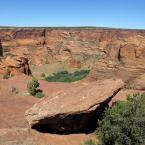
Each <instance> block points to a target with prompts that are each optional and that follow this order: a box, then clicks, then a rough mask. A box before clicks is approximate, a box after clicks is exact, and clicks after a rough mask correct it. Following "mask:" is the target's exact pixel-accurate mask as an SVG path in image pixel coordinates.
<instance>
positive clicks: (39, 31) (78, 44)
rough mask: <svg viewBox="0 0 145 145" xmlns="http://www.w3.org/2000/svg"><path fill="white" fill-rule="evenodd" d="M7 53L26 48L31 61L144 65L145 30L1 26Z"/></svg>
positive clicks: (40, 63) (42, 62) (43, 62)
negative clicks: (71, 60) (74, 61)
mask: <svg viewBox="0 0 145 145" xmlns="http://www.w3.org/2000/svg"><path fill="white" fill-rule="evenodd" d="M0 40H1V41H2V46H3V52H4V55H8V54H9V53H11V52H13V51H14V50H16V49H19V50H21V48H24V47H25V48H27V50H28V52H29V58H30V60H31V63H33V64H36V65H42V64H45V63H46V62H47V63H53V62H57V61H70V59H72V58H73V60H76V61H79V62H81V64H82V66H83V65H85V66H90V67H91V66H94V64H97V65H107V66H112V67H113V66H116V65H119V64H122V65H125V66H126V65H127V66H129V67H132V66H133V67H142V68H144V67H145V64H144V63H143V60H144V57H145V49H144V48H145V31H144V30H121V29H101V28H100V29H99V28H98V29H97V28H92V29H85V28H84V29H83V28H80V29H79V28H75V29H71V28H68V29H65V28H59V29H56V28H32V29H30V28H28V29H21V28H18V29H1V30H0Z"/></svg>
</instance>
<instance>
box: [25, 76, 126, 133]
mask: <svg viewBox="0 0 145 145" xmlns="http://www.w3.org/2000/svg"><path fill="white" fill-rule="evenodd" d="M123 85H124V83H123V82H122V81H121V80H118V79H108V80H102V81H97V82H92V83H85V82H84V83H78V84H76V85H74V86H73V87H69V88H68V89H67V88H66V89H65V90H62V91H60V92H57V93H56V94H53V95H50V96H48V97H46V98H45V99H43V100H41V101H40V102H39V103H36V104H35V105H34V106H33V107H32V108H30V109H29V110H27V111H26V113H25V118H26V119H27V121H28V123H29V124H30V125H31V126H32V127H34V126H35V127H36V126H39V125H40V126H41V127H40V128H42V126H43V125H44V126H45V129H52V130H56V131H58V132H61V133H67V132H75V131H79V130H81V129H83V127H85V125H87V124H88V123H89V121H90V120H91V119H92V117H93V116H94V115H96V116H97V117H98V118H99V117H100V113H98V114H96V112H97V111H100V109H103V107H106V106H107V105H108V103H109V102H110V101H111V99H112V98H113V96H114V95H115V94H116V93H117V92H118V91H119V90H120V89H121V88H122V87H123Z"/></svg>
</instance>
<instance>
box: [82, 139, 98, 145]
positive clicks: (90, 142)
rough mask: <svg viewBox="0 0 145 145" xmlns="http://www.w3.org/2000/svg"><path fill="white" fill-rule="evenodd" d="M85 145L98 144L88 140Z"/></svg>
mask: <svg viewBox="0 0 145 145" xmlns="http://www.w3.org/2000/svg"><path fill="white" fill-rule="evenodd" d="M84 145H97V144H96V143H95V142H94V141H92V140H88V141H86V142H85V144H84Z"/></svg>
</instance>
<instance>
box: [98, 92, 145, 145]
mask: <svg viewBox="0 0 145 145" xmlns="http://www.w3.org/2000/svg"><path fill="white" fill-rule="evenodd" d="M96 133H97V134H98V135H99V137H100V139H101V143H102V144H103V145H144V144H145V94H142V95H139V94H136V95H134V96H132V97H131V96H129V97H128V99H127V102H119V103H117V104H116V105H115V106H113V107H112V108H109V109H107V110H106V111H105V113H104V118H103V119H102V120H101V121H99V128H98V129H97V131H96Z"/></svg>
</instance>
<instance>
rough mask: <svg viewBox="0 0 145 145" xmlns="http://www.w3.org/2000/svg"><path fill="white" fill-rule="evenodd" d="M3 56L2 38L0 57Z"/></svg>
mask: <svg viewBox="0 0 145 145" xmlns="http://www.w3.org/2000/svg"><path fill="white" fill-rule="evenodd" d="M2 56H3V47H2V42H1V40H0V57H2Z"/></svg>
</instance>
